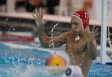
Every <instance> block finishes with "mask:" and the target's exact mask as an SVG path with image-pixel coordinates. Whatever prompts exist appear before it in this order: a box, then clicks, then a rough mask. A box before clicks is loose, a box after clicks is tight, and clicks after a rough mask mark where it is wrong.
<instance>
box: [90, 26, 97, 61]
mask: <svg viewBox="0 0 112 77" xmlns="http://www.w3.org/2000/svg"><path fill="white" fill-rule="evenodd" d="M97 30H98V28H97V29H95V27H94V28H93V29H92V31H91V32H89V31H88V52H89V54H90V57H91V59H92V60H95V59H96V57H97V43H96V36H98V32H97Z"/></svg>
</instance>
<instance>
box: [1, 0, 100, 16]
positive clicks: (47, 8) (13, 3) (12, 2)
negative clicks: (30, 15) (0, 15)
mask: <svg viewBox="0 0 112 77" xmlns="http://www.w3.org/2000/svg"><path fill="white" fill-rule="evenodd" d="M100 3H101V0H0V12H26V13H27V12H34V9H35V8H37V9H38V8H40V7H41V8H42V9H43V11H44V13H45V14H52V15H62V16H70V15H72V14H73V13H74V12H75V11H77V10H80V9H83V10H86V11H88V12H89V14H90V17H91V18H95V17H97V18H98V17H100V15H101V14H100V10H101V4H100ZM97 7H98V8H97ZM96 14H97V15H96ZM98 14H99V15H98Z"/></svg>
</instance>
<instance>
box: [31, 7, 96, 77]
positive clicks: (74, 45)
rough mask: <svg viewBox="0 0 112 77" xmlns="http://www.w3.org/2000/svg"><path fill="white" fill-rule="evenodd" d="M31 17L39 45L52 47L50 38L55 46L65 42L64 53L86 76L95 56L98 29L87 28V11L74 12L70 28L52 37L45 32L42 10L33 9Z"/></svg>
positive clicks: (85, 76)
mask: <svg viewBox="0 0 112 77" xmlns="http://www.w3.org/2000/svg"><path fill="white" fill-rule="evenodd" d="M33 17H34V19H35V22H36V25H37V31H38V35H39V40H40V42H41V45H42V46H43V47H46V48H49V47H52V46H51V45H52V39H53V42H54V46H55V47H59V46H61V45H63V44H66V53H67V54H68V56H69V57H70V60H71V64H72V65H79V66H80V67H81V70H82V72H83V75H84V77H87V75H88V72H89V69H90V67H91V64H92V60H95V59H96V57H97V43H96V36H97V35H98V32H97V30H98V29H95V27H94V28H93V29H92V30H91V31H90V30H89V26H88V25H89V16H88V13H87V12H86V11H83V10H80V11H77V12H75V14H73V15H72V17H71V26H72V28H71V30H70V31H68V32H65V33H63V34H61V35H59V36H54V37H53V38H52V37H48V36H47V35H46V33H45V30H44V24H45V21H44V19H43V12H42V10H41V9H39V11H37V10H35V13H34V14H33Z"/></svg>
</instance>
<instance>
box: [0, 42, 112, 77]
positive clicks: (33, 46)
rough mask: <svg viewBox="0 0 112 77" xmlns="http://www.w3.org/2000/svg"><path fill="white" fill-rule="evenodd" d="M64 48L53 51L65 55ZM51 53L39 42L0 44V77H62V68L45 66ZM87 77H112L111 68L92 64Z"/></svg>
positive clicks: (50, 50) (51, 51)
mask: <svg viewBox="0 0 112 77" xmlns="http://www.w3.org/2000/svg"><path fill="white" fill-rule="evenodd" d="M64 47H65V46H62V47H60V48H57V49H55V50H56V51H57V52H60V51H59V50H61V52H62V53H65V52H64V50H65V48H64ZM52 53H53V50H52V49H49V48H48V49H46V48H41V47H40V43H39V42H27V43H26V42H25V43H23V42H19V43H17V42H9V43H6V42H0V77H62V74H63V71H62V69H63V68H64V67H56V68H55V67H47V66H46V59H47V58H48V56H50V55H51V54H52ZM88 77H112V66H110V65H103V64H99V63H94V64H92V67H91V69H90V72H89V75H88Z"/></svg>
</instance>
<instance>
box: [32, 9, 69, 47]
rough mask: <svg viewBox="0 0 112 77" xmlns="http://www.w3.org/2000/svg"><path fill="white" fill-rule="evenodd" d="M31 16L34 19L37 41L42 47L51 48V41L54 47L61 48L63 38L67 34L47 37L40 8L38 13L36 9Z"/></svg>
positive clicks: (63, 41)
mask: <svg viewBox="0 0 112 77" xmlns="http://www.w3.org/2000/svg"><path fill="white" fill-rule="evenodd" d="M32 15H33V17H34V19H35V22H36V25H37V31H38V36H39V40H40V42H41V45H42V46H43V47H52V41H53V43H54V46H55V47H58V46H61V45H62V44H64V43H65V38H66V34H67V33H64V34H62V35H60V36H55V37H53V38H51V37H48V36H47V35H46V33H45V29H44V24H45V21H44V19H43V12H42V10H41V8H40V9H39V11H37V9H36V10H35V13H34V14H32Z"/></svg>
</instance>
